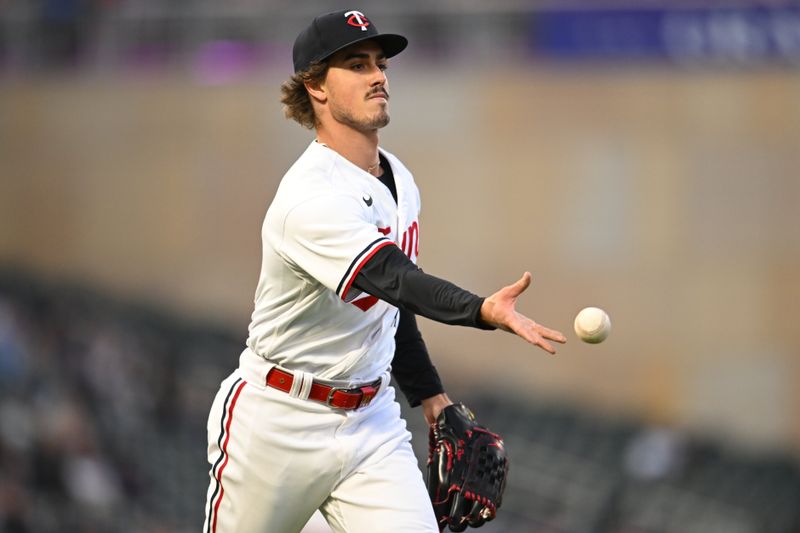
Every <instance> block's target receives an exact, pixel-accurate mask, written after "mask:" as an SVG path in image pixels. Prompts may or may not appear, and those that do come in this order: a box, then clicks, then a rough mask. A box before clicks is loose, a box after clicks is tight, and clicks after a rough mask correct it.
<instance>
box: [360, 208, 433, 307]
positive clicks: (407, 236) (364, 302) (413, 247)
mask: <svg viewBox="0 0 800 533" xmlns="http://www.w3.org/2000/svg"><path fill="white" fill-rule="evenodd" d="M378 231H380V232H381V233H383V234H384V235H388V234H389V232H391V231H392V228H391V227H387V228H378ZM400 249H401V250H403V253H404V254H406V255H407V256H408V258H409V259H411V260H412V261H413V260H414V258H415V257H419V223H418V222H417V221H416V220H415V221H414V222H412V223H411V225H410V226H409V227H408V229H407V230H406V231H404V232H403V239H402V241H401V244H400ZM350 303H351V304H353V305H355V306H356V307H358V308H359V309H361V310H362V311H368V310H369V309H370V308H371V307H372V306H374V305H375V304H376V303H378V299H377V298H376V297H374V296H372V295H369V294H366V295H364V296H360V297H358V298H356V299H355V300H353V301H352V302H350Z"/></svg>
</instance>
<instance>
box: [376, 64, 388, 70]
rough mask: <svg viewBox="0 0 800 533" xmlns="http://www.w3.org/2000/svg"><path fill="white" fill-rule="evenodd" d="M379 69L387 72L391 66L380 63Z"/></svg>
mask: <svg viewBox="0 0 800 533" xmlns="http://www.w3.org/2000/svg"><path fill="white" fill-rule="evenodd" d="M378 68H379V69H381V70H386V69H388V68H389V64H388V63H378Z"/></svg>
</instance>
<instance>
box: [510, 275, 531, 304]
mask: <svg viewBox="0 0 800 533" xmlns="http://www.w3.org/2000/svg"><path fill="white" fill-rule="evenodd" d="M530 285H531V273H530V272H525V273H524V274H523V275H522V277H521V278H519V279H518V280H517V281H516V282H515V283H514V284H513V285H509V289H510V290H511V296H512V297H513V298H516V297H517V296H519V295H520V294H522V293H523V292H525V289H527V288H528V287H530Z"/></svg>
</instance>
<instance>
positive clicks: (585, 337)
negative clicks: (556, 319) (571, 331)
mask: <svg viewBox="0 0 800 533" xmlns="http://www.w3.org/2000/svg"><path fill="white" fill-rule="evenodd" d="M610 331H611V319H610V318H608V313H606V312H605V311H603V310H602V309H600V308H598V307H587V308H585V309H581V311H580V313H578V316H576V317H575V334H576V335H578V337H580V339H581V340H582V341H583V342H588V343H590V344H597V343H598V342H603V341H604V340H605V339H606V337H608V334H609V332H610Z"/></svg>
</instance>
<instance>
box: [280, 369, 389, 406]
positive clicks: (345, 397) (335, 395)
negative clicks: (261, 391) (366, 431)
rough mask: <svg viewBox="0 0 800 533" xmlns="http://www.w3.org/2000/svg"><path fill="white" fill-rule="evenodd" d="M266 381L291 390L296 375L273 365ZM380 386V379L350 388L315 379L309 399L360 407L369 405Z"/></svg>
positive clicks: (334, 404)
mask: <svg viewBox="0 0 800 533" xmlns="http://www.w3.org/2000/svg"><path fill="white" fill-rule="evenodd" d="M266 382H267V385H268V386H270V387H272V388H275V389H278V390H282V391H283V392H289V391H290V390H291V389H292V382H294V375H292V373H291V372H286V371H284V370H281V369H280V368H276V367H273V368H272V370H270V371H269V372H268V373H267V379H266ZM380 386H381V380H380V379H377V380H375V381H373V382H372V383H369V384H367V385H362V386H360V387H353V388H350V389H342V388H339V387H331V386H330V385H323V384H322V383H318V382H316V381H315V382H313V383H312V384H311V392H309V394H308V399H309V400H315V401H318V402H321V403H324V404H325V405H328V406H330V407H336V408H337V409H358V408H359V407H365V406H367V405H369V403H370V402H371V401H372V399H373V398H375V395H377V394H378V390H380Z"/></svg>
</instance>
